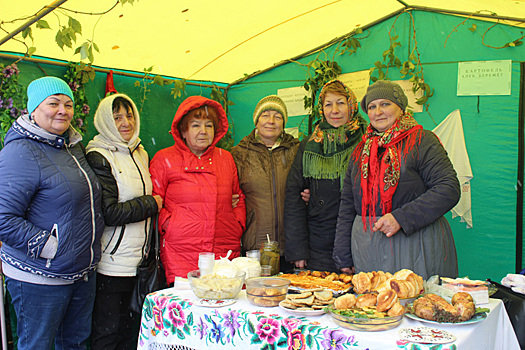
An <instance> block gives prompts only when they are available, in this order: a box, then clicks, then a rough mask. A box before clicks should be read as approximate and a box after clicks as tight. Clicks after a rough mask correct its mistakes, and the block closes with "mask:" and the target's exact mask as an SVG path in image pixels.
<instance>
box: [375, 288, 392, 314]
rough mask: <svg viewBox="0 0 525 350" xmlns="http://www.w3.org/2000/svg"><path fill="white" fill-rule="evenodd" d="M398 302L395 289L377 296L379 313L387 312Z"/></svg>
mask: <svg viewBox="0 0 525 350" xmlns="http://www.w3.org/2000/svg"><path fill="white" fill-rule="evenodd" d="M396 302H397V293H396V292H395V291H394V290H393V289H389V290H387V291H384V292H381V293H379V294H378V295H377V307H376V309H377V311H380V312H382V311H386V310H389V309H391V308H392V306H393V305H394V304H395V303H396Z"/></svg>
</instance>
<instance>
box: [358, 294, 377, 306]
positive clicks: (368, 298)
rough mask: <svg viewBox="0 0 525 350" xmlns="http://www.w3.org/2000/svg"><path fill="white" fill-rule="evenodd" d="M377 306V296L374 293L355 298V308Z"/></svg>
mask: <svg viewBox="0 0 525 350" xmlns="http://www.w3.org/2000/svg"><path fill="white" fill-rule="evenodd" d="M376 304H377V294H376V293H367V294H363V295H360V296H358V297H357V300H356V301H355V306H356V307H360V308H363V307H367V306H375V305H376Z"/></svg>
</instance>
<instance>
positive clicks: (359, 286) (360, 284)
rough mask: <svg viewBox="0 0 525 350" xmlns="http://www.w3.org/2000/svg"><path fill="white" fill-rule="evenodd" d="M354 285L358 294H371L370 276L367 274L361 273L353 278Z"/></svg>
mask: <svg viewBox="0 0 525 350" xmlns="http://www.w3.org/2000/svg"><path fill="white" fill-rule="evenodd" d="M352 284H353V285H354V291H355V292H356V293H357V294H363V293H367V292H370V290H371V289H372V288H371V282H370V276H369V275H368V274H367V273H366V272H359V273H358V274H356V275H354V277H352Z"/></svg>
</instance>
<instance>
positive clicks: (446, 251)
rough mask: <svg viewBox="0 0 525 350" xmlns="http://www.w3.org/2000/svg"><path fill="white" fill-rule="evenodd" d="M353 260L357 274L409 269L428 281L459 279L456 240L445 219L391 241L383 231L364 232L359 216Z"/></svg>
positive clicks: (355, 229)
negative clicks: (444, 278)
mask: <svg viewBox="0 0 525 350" xmlns="http://www.w3.org/2000/svg"><path fill="white" fill-rule="evenodd" d="M377 219H379V217H378V218H377ZM352 258H353V261H354V266H355V269H356V273H358V272H361V271H364V272H370V271H384V272H390V273H395V272H396V271H399V270H401V269H410V270H412V271H414V272H415V273H416V274H418V275H420V276H421V277H423V278H424V279H425V280H427V279H428V278H429V277H430V276H433V275H439V276H441V277H451V278H456V277H457V276H458V259H457V255H456V246H455V244H454V237H453V236H452V230H451V229H450V225H449V223H448V221H447V220H446V219H445V218H444V217H440V218H439V219H438V220H436V221H435V222H433V223H432V224H430V225H428V226H426V227H423V228H422V229H420V230H418V231H416V232H414V233H413V234H411V235H409V236H407V235H405V234H404V233H403V232H402V231H401V230H400V231H398V232H397V233H396V234H395V235H394V236H392V237H390V238H388V237H387V236H385V235H384V234H383V233H382V232H380V231H376V232H372V231H370V230H367V231H364V230H363V221H362V218H361V216H359V215H357V216H356V218H355V220H354V224H353V227H352Z"/></svg>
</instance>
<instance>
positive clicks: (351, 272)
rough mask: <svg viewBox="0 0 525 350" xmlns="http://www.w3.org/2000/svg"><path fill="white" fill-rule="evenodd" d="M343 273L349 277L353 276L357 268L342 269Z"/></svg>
mask: <svg viewBox="0 0 525 350" xmlns="http://www.w3.org/2000/svg"><path fill="white" fill-rule="evenodd" d="M341 272H342V273H346V274H348V275H353V274H354V273H355V267H353V266H352V267H342V268H341Z"/></svg>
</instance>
